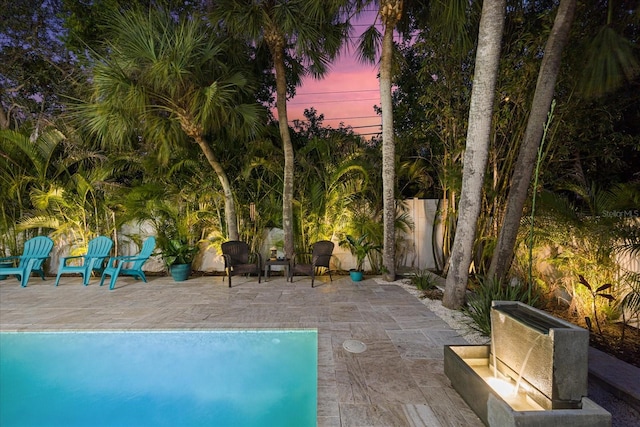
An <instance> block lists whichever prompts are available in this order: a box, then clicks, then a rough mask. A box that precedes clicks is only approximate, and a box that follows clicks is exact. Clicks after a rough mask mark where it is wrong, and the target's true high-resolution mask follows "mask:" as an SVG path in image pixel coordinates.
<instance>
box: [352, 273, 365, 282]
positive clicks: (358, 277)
mask: <svg viewBox="0 0 640 427" xmlns="http://www.w3.org/2000/svg"><path fill="white" fill-rule="evenodd" d="M363 275H364V273H363V272H362V271H358V270H349V276H351V280H353V281H354V282H360V281H361V280H362V277H363Z"/></svg>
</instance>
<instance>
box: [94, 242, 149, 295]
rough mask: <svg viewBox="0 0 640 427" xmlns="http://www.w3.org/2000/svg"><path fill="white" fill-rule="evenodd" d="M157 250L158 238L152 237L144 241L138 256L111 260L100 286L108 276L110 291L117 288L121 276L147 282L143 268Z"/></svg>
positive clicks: (119, 257) (112, 258)
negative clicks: (109, 277)
mask: <svg viewBox="0 0 640 427" xmlns="http://www.w3.org/2000/svg"><path fill="white" fill-rule="evenodd" d="M155 248H156V238H155V237H153V236H151V237H148V238H147V240H145V241H144V243H143V244H142V249H141V250H140V253H138V254H137V255H130V256H118V257H111V258H109V262H108V263H107V267H106V268H105V269H104V271H103V272H102V278H101V279H100V286H102V284H103V283H104V278H105V277H106V276H107V275H109V276H111V281H110V282H109V289H113V288H114V287H115V286H116V280H118V277H119V276H133V277H135V278H136V279H142V281H143V282H146V281H147V277H146V276H145V275H144V271H142V266H143V265H144V263H145V262H147V260H148V259H149V257H150V256H151V254H152V253H153V250H154V249H155Z"/></svg>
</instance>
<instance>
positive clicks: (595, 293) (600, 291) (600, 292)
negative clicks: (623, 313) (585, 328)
mask: <svg viewBox="0 0 640 427" xmlns="http://www.w3.org/2000/svg"><path fill="white" fill-rule="evenodd" d="M578 278H579V279H580V284H582V286H584V287H585V288H587V289H588V290H589V294H591V301H592V303H593V317H594V318H595V319H596V325H597V326H598V332H599V333H600V335H602V329H601V328H600V320H599V319H598V317H599V315H598V308H597V306H596V298H597V297H600V298H604V299H606V300H608V301H609V302H612V301H614V300H615V297H614V296H613V295H611V294H607V293H604V291H606V290H607V289H610V288H611V287H613V284H611V283H605V284H604V285H600V286H598V287H597V288H595V289H594V288H593V287H592V286H591V284H589V282H588V281H587V279H585V278H584V276H583V275H582V274H580V275H578ZM587 324H589V322H587ZM589 329H591V328H589Z"/></svg>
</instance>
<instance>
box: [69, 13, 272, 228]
mask: <svg viewBox="0 0 640 427" xmlns="http://www.w3.org/2000/svg"><path fill="white" fill-rule="evenodd" d="M107 22H108V23H107V29H108V31H109V32H111V35H110V37H109V38H108V49H107V51H108V52H110V54H109V57H107V58H103V59H102V60H101V61H100V62H98V63H97V64H96V66H95V67H94V70H93V99H92V102H91V103H85V104H81V105H79V106H78V107H77V109H76V112H77V113H79V116H80V118H82V119H84V121H85V122H86V123H87V126H88V128H89V130H90V131H91V132H92V133H93V134H95V135H96V136H97V137H98V138H99V140H100V141H101V142H102V144H103V145H114V146H116V147H126V146H127V145H130V144H132V141H138V138H142V141H143V142H146V143H147V144H149V148H150V149H151V150H153V151H154V152H155V154H156V155H157V156H158V157H159V158H161V159H163V160H164V161H165V162H166V161H167V158H168V156H169V153H170V152H171V151H172V150H173V149H174V148H175V144H178V143H180V142H183V141H191V142H194V143H195V144H197V146H198V147H199V149H200V150H201V152H202V153H203V154H204V156H205V158H206V160H207V162H208V163H209V165H210V166H211V168H212V169H213V170H214V172H215V174H216V176H217V177H218V180H219V181H220V184H221V186H222V189H223V192H224V197H225V220H226V227H227V235H228V237H229V238H230V239H234V240H235V239H238V235H239V234H238V221H237V218H236V207H235V201H234V197H233V191H232V188H231V184H230V180H229V178H228V177H227V174H226V172H225V169H224V168H223V165H222V163H221V162H220V161H219V159H218V156H217V155H216V151H215V150H214V147H216V146H217V147H218V148H222V147H220V146H221V145H223V144H225V143H234V142H235V141H237V140H238V139H246V138H250V137H252V136H253V135H254V134H255V133H256V132H257V131H258V128H259V125H260V116H261V108H260V107H259V106H258V105H257V103H255V102H254V101H253V100H252V99H251V98H250V96H251V94H252V91H253V86H252V84H251V81H250V80H249V79H248V77H247V75H246V74H243V73H242V72H241V71H240V70H243V69H244V68H246V65H245V64H247V63H248V58H247V57H246V56H242V54H243V53H244V52H242V51H241V49H238V48H237V44H236V45H233V46H232V45H231V44H230V42H229V40H227V39H223V38H222V37H220V36H217V35H215V34H214V35H212V34H211V31H212V30H211V27H210V26H208V25H207V24H206V23H205V22H204V21H203V20H202V19H201V18H200V17H197V16H180V17H176V16H175V15H174V14H172V13H170V12H169V11H166V10H162V9H155V10H152V11H148V12H147V11H145V12H142V11H139V10H133V11H129V12H117V11H116V12H113V13H112V16H110V17H109V18H108V20H107Z"/></svg>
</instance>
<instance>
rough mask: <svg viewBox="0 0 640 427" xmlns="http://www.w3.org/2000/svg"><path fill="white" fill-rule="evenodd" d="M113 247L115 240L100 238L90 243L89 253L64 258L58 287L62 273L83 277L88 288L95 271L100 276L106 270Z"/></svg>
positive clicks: (58, 277)
mask: <svg viewBox="0 0 640 427" xmlns="http://www.w3.org/2000/svg"><path fill="white" fill-rule="evenodd" d="M112 247H113V240H111V239H110V238H108V237H106V236H98V237H96V238H94V239H91V240H90V241H89V245H88V247H87V253H86V254H84V255H78V256H68V257H64V258H62V261H61V262H60V267H59V268H58V276H57V277H56V286H58V282H60V275H62V273H79V274H81V275H82V284H83V285H85V286H87V285H88V284H89V279H90V278H91V274H92V273H93V272H94V271H95V272H97V273H98V274H100V273H102V271H103V270H104V262H105V260H106V259H107V258H109V253H110V252H111V248H112ZM78 259H81V260H82V265H67V263H68V262H69V261H71V260H78Z"/></svg>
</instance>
